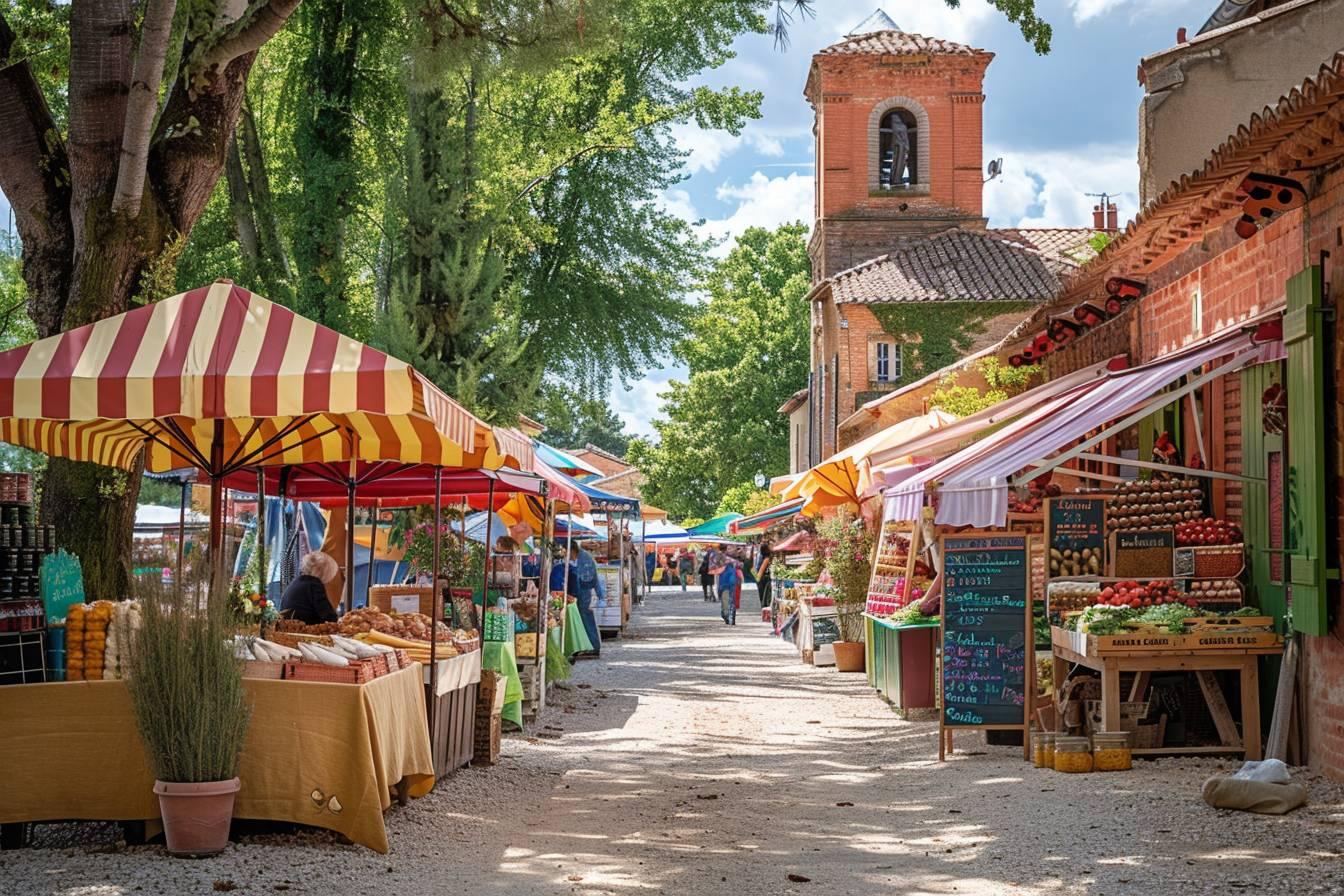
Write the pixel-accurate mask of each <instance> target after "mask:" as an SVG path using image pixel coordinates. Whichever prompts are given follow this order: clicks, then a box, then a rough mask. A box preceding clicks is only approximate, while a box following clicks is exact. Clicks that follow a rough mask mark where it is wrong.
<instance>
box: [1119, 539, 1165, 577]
mask: <svg viewBox="0 0 1344 896" xmlns="http://www.w3.org/2000/svg"><path fill="white" fill-rule="evenodd" d="M1111 537H1112V541H1111V575H1113V576H1115V577H1116V578H1121V579H1165V578H1168V577H1169V576H1170V575H1171V571H1172V555H1173V554H1174V553H1175V551H1176V531H1175V530H1174V529H1129V530H1126V531H1123V532H1121V531H1118V532H1116V533H1115V534H1114V535H1113V536H1111Z"/></svg>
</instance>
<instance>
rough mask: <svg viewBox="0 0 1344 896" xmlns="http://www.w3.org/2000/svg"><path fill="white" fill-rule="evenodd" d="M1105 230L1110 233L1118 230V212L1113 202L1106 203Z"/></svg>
mask: <svg viewBox="0 0 1344 896" xmlns="http://www.w3.org/2000/svg"><path fill="white" fill-rule="evenodd" d="M1094 215H1095V213H1094ZM1106 229H1107V230H1109V231H1111V232H1112V233H1114V232H1115V231H1117V230H1119V229H1120V211H1119V209H1117V208H1116V207H1115V203H1114V202H1108V203H1106Z"/></svg>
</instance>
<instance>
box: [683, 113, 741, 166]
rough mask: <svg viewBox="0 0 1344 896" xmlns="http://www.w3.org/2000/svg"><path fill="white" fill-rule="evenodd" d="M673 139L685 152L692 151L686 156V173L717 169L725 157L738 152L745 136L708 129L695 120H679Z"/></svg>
mask: <svg viewBox="0 0 1344 896" xmlns="http://www.w3.org/2000/svg"><path fill="white" fill-rule="evenodd" d="M672 139H674V140H675V141H676V142H677V147H678V148H679V149H681V150H682V151H683V152H688V153H690V155H689V156H687V158H686V173H687V174H695V173H697V172H700V171H716V170H718V167H719V163H720V162H721V161H723V159H724V158H725V157H726V156H728V155H730V154H732V153H733V152H736V151H737V150H738V149H739V148H740V147H741V146H742V143H743V138H742V137H740V136H738V137H734V136H733V135H732V134H729V133H726V132H724V131H706V130H702V129H701V128H699V127H697V126H696V125H695V124H694V123H693V122H678V123H677V124H674V125H673V126H672Z"/></svg>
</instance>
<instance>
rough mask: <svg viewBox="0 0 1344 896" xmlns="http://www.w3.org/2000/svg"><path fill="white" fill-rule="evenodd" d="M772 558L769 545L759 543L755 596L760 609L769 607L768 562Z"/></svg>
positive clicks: (772, 553)
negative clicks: (758, 600) (757, 598)
mask: <svg viewBox="0 0 1344 896" xmlns="http://www.w3.org/2000/svg"><path fill="white" fill-rule="evenodd" d="M774 556H775V552H774V551H773V550H771V548H770V545H768V544H766V543H765V542H761V549H760V556H759V557H758V558H757V559H756V596H757V597H759V598H760V600H761V609H765V608H766V607H768V606H770V561H771V560H772V559H774Z"/></svg>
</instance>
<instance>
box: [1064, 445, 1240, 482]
mask: <svg viewBox="0 0 1344 896" xmlns="http://www.w3.org/2000/svg"><path fill="white" fill-rule="evenodd" d="M1078 459H1079V460H1096V461H1101V462H1102V463H1107V464H1117V465H1119V466H1122V467H1138V468H1140V469H1143V470H1163V471H1165V472H1168V473H1181V474H1183V475H1185V476H1192V477H1195V478H1203V479H1226V480H1228V481H1230V482H1251V483H1256V482H1264V481H1265V480H1264V479H1263V478H1257V477H1255V476H1242V475H1240V474H1239V473H1224V472H1223V471H1221V470H1202V469H1200V468H1198V467H1178V466H1173V465H1172V464H1160V463H1157V462H1156V461H1151V460H1129V459H1128V458H1115V457H1108V456H1106V455H1104V454H1093V453H1091V452H1086V453H1083V454H1080V455H1078ZM1068 472H1071V473H1072V472H1076V471H1074V470H1072V469H1070V470H1069V471H1068ZM1116 480H1117V481H1119V482H1123V481H1125V480H1123V479H1120V478H1119V477H1116Z"/></svg>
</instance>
